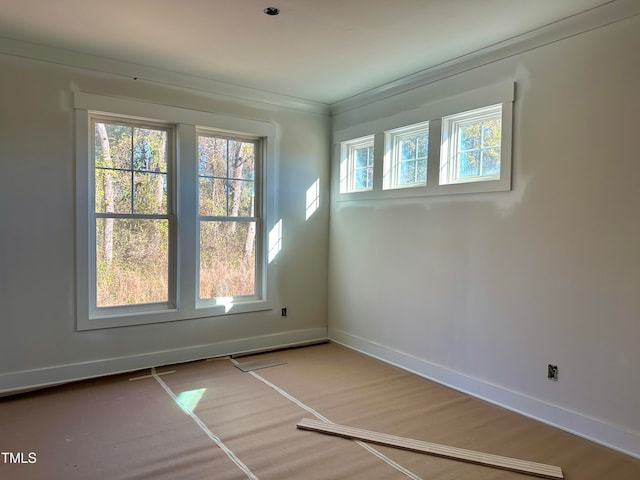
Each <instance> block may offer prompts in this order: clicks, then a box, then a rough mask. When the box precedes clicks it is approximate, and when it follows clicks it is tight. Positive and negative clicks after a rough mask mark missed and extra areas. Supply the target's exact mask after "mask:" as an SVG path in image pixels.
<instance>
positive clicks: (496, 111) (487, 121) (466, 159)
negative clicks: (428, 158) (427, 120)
mask: <svg viewBox="0 0 640 480" xmlns="http://www.w3.org/2000/svg"><path fill="white" fill-rule="evenodd" d="M442 124H443V127H442V144H443V145H444V146H445V148H444V149H443V151H442V154H441V165H440V167H441V169H440V184H441V185H443V184H451V183H462V182H478V181H486V180H495V179H498V178H500V157H501V142H502V105H494V106H491V107H486V108H481V109H478V110H473V111H469V112H464V113H460V114H457V115H451V116H448V117H445V118H443V119H442Z"/></svg>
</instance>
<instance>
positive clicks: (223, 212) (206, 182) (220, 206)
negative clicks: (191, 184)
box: [198, 177, 228, 217]
mask: <svg viewBox="0 0 640 480" xmlns="http://www.w3.org/2000/svg"><path fill="white" fill-rule="evenodd" d="M199 184H200V198H199V201H198V203H199V206H200V207H199V212H200V215H211V216H216V217H226V216H227V190H228V187H227V180H226V179H221V178H210V177H200V179H199Z"/></svg>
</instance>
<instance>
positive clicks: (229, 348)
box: [0, 327, 327, 396]
mask: <svg viewBox="0 0 640 480" xmlns="http://www.w3.org/2000/svg"><path fill="white" fill-rule="evenodd" d="M326 339H327V329H326V328H324V327H321V328H310V329H305V330H293V331H289V332H283V333H277V334H273V335H262V336H258V337H248V338H240V339H237V340H232V341H227V342H220V343H211V344H207V345H198V346H194V347H187V348H180V349H175V350H165V351H159V352H151V353H145V354H141V355H131V356H126V357H118V358H107V359H101V360H92V361H88V362H81V363H73V364H67V365H58V366H52V367H45V368H39V369H34V370H23V371H19V372H12V373H3V374H0V396H2V395H7V394H11V393H17V392H21V391H26V390H33V389H36V388H41V387H46V386H50V385H57V384H61V383H66V382H72V381H77V380H85V379H88V378H94V377H100V376H104V375H112V374H116V373H124V372H131V371H134V370H141V369H144V368H151V367H157V366H161V365H171V364H175V363H184V362H190V361H194V360H201V359H204V358H211V357H220V356H224V355H232V354H235V353H238V352H251V351H261V350H265V349H276V348H284V347H290V346H296V345H301V344H307V343H309V342H314V341H320V340H326Z"/></svg>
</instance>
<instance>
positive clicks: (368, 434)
mask: <svg viewBox="0 0 640 480" xmlns="http://www.w3.org/2000/svg"><path fill="white" fill-rule="evenodd" d="M297 426H298V428H299V429H301V430H311V431H315V432H320V433H326V434H329V435H336V436H338V437H344V438H350V439H352V440H362V441H364V442H369V443H375V444H378V445H385V446H388V447H395V448H400V449H403V450H409V451H412V452H418V453H426V454H429V455H436V456H439V457H444V458H450V459H453V460H460V461H463V462H469V463H475V464H478V465H485V466H489V467H495V468H501V469H503V470H510V471H513V472H518V473H525V474H529V475H533V476H537V477H542V478H553V479H556V478H564V476H563V474H562V469H561V468H560V467H556V466H554V465H546V464H544V463H537V462H530V461H527V460H518V459H516V458H510V457H502V456H500V455H492V454H490V453H481V452H476V451H474V450H466V449H463V448H457V447H449V446H447V445H440V444H437V443H430V442H423V441H421V440H413V439H410V438H404V437H397V436H395V435H388V434H385V433H378V432H372V431H370V430H362V429H360V428H353V427H347V426H345V425H336V424H330V423H325V422H321V421H320V420H313V419H309V418H303V419H302V420H300V422H298V425H297Z"/></svg>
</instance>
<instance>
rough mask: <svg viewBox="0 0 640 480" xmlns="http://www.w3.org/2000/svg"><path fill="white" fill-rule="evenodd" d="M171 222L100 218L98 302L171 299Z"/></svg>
mask: <svg viewBox="0 0 640 480" xmlns="http://www.w3.org/2000/svg"><path fill="white" fill-rule="evenodd" d="M168 292H169V221H168V220H165V219H161V220H148V219H114V218H97V219H96V305H97V306H98V307H108V306H115V305H134V304H140V303H153V302H167V301H168Z"/></svg>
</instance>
